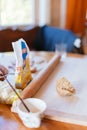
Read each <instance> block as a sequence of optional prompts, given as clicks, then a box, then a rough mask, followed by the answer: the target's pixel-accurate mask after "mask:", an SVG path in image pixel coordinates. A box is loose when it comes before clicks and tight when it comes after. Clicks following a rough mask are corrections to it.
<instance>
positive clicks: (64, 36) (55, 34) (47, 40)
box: [34, 25, 77, 52]
mask: <svg viewBox="0 0 87 130" xmlns="http://www.w3.org/2000/svg"><path fill="white" fill-rule="evenodd" d="M76 39H77V36H76V35H75V34H74V33H73V32H71V31H70V30H66V29H60V28H56V27H51V26H47V25H45V26H43V27H41V28H40V29H39V31H38V34H37V38H36V40H35V43H34V46H35V48H36V50H44V51H55V44H61V43H65V44H67V52H73V49H74V41H75V40H76Z"/></svg>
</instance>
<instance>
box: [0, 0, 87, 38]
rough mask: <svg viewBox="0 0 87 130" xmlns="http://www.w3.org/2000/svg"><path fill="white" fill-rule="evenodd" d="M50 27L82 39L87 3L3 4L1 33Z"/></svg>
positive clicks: (17, 0) (26, 0)
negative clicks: (60, 29)
mask: <svg viewBox="0 0 87 130" xmlns="http://www.w3.org/2000/svg"><path fill="white" fill-rule="evenodd" d="M33 25H34V26H43V25H50V26H54V27H57V28H62V29H69V30H71V31H72V32H74V33H75V34H76V35H78V36H79V37H83V36H84V34H85V30H86V28H87V0H0V30H1V31H2V30H4V29H6V28H9V27H12V28H13V29H14V30H15V29H17V28H19V29H22V28H25V29H27V30H28V28H30V27H31V26H33Z"/></svg>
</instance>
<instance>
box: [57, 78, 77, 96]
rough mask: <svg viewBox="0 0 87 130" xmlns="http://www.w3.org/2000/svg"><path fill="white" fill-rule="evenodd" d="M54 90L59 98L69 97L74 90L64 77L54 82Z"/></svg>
mask: <svg viewBox="0 0 87 130" xmlns="http://www.w3.org/2000/svg"><path fill="white" fill-rule="evenodd" d="M56 89H57V92H58V93H59V95H61V96H71V95H73V94H75V88H74V87H73V85H72V84H71V83H70V81H69V80H68V79H66V78H65V77H62V78H60V79H58V80H57V81H56Z"/></svg>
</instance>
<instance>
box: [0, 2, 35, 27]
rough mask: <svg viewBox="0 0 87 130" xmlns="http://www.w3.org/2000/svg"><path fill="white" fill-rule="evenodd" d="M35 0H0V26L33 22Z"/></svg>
mask: <svg viewBox="0 0 87 130" xmlns="http://www.w3.org/2000/svg"><path fill="white" fill-rule="evenodd" d="M34 6H35V0H0V26H4V25H5V26H9V25H26V24H34V23H35V18H34V16H35V7H34Z"/></svg>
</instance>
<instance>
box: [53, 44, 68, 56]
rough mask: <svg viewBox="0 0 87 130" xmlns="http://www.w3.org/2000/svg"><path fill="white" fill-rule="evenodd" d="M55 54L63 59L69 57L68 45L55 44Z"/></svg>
mask: <svg viewBox="0 0 87 130" xmlns="http://www.w3.org/2000/svg"><path fill="white" fill-rule="evenodd" d="M55 53H56V54H60V55H61V56H62V58H64V57H66V55H67V44H65V43H56V44H55Z"/></svg>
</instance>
